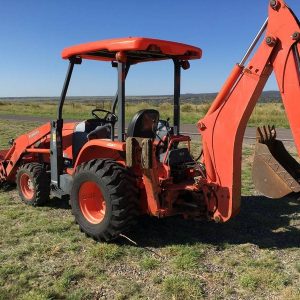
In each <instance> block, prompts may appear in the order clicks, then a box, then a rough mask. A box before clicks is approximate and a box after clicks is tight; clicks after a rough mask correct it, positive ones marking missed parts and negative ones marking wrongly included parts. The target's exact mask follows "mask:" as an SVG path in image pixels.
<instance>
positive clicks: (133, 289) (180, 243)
mask: <svg viewBox="0 0 300 300" xmlns="http://www.w3.org/2000/svg"><path fill="white" fill-rule="evenodd" d="M36 125H37V124H36V123H34V122H32V123H24V122H21V121H1V120H0V126H1V132H0V137H1V146H3V145H5V144H6V141H7V139H8V138H10V137H14V136H16V135H19V134H20V133H22V132H24V130H26V131H28V130H30V129H32V128H34V127H35V126H36ZM193 149H194V150H195V151H199V144H193ZM252 155H253V146H245V147H244V149H243V173H242V179H243V180H242V181H243V184H242V194H243V198H242V207H241V212H240V214H239V215H238V216H237V217H236V218H235V219H233V220H231V221H230V222H228V223H225V224H215V223H212V222H211V223H206V222H193V221H189V220H184V219H181V218H177V217H174V218H166V219H162V220H158V219H156V218H142V219H141V220H140V222H139V225H138V226H137V227H136V228H135V230H134V231H133V232H132V233H130V234H129V235H128V237H129V238H131V239H133V240H134V241H135V242H136V243H137V246H135V245H132V244H131V243H130V242H128V241H127V240H125V239H120V240H117V241H115V242H114V243H96V242H95V241H93V240H92V239H89V238H87V237H86V236H85V235H84V234H83V233H81V232H80V231H79V230H78V227H77V225H76V224H75V223H74V220H73V216H72V214H71V211H70V209H69V207H68V205H67V203H66V202H64V201H61V200H58V199H52V200H51V201H50V202H49V204H48V205H47V206H43V207H39V208H33V207H29V206H26V205H24V204H23V203H21V201H20V200H19V197H18V195H17V192H16V190H15V189H13V190H12V191H3V190H2V191H1V192H0V235H1V239H0V262H1V264H0V299H202V298H203V299H250V298H251V299H295V300H296V299H299V298H300V289H299V286H300V265H299V258H300V250H299V237H300V222H299V208H300V203H299V201H296V200H295V199H289V198H285V199H282V200H270V199H266V198H263V197H260V196H257V195H256V194H255V191H254V189H253V184H252V181H251V173H250V170H251V161H252Z"/></svg>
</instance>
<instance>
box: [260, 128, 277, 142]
mask: <svg viewBox="0 0 300 300" xmlns="http://www.w3.org/2000/svg"><path fill="white" fill-rule="evenodd" d="M275 139H276V129H275V126H274V125H272V126H270V125H268V126H267V127H266V126H263V127H262V129H261V128H260V127H257V130H256V140H257V141H258V142H259V143H262V144H269V143H272V142H273V141H274V140H275Z"/></svg>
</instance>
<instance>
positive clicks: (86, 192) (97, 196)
mask: <svg viewBox="0 0 300 300" xmlns="http://www.w3.org/2000/svg"><path fill="white" fill-rule="evenodd" d="M79 206H80V210H81V212H82V214H83V215H84V217H85V218H86V220H87V221H89V222H90V223H92V224H98V223H101V222H102V220H103V219H104V216H105V211H106V204H105V200H104V197H103V195H102V192H101V190H100V189H99V187H98V185H97V184H96V183H95V182H90V181H87V182H84V183H83V184H82V185H81V186H80V189H79Z"/></svg>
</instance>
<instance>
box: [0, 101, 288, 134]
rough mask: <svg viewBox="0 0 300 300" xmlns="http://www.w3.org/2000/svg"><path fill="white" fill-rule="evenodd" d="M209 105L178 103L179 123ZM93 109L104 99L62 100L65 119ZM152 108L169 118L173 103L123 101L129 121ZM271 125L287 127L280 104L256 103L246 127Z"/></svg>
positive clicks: (43, 112)
mask: <svg viewBox="0 0 300 300" xmlns="http://www.w3.org/2000/svg"><path fill="white" fill-rule="evenodd" d="M209 107H210V103H201V104H193V103H188V102H185V103H183V104H182V105H181V122H182V123H183V124H195V123H196V122H197V121H198V120H199V119H200V118H202V117H204V115H205V114H206V112H207V111H208V109H209ZM94 108H104V109H108V110H110V109H111V107H110V102H108V101H96V100H95V101H89V102H79V101H66V102H65V105H64V109H63V116H64V118H65V119H79V120H83V119H86V118H90V117H91V110H92V109H94ZM144 108H154V109H157V110H159V112H160V115H161V118H162V119H167V118H168V117H170V118H171V119H172V115H173V106H172V104H171V103H169V102H164V103H160V104H159V103H158V102H140V101H138V102H136V103H134V102H128V103H126V119H127V121H129V120H131V118H132V116H133V115H134V114H135V113H136V112H137V111H138V110H140V109H144ZM56 112H57V101H56V102H55V101H52V102H48V101H43V102H34V101H26V102H18V101H12V102H8V101H0V114H1V115H7V114H10V115H18V116H20V115H26V116H41V117H49V119H55V117H56ZM266 124H271V125H273V124H275V125H276V126H277V127H279V128H288V127H289V124H288V121H287V119H286V116H285V111H284V108H283V105H282V104H280V103H258V104H257V105H256V107H255V109H254V111H253V113H252V116H251V118H250V120H249V122H248V126H252V127H253V126H254V127H256V126H261V125H266Z"/></svg>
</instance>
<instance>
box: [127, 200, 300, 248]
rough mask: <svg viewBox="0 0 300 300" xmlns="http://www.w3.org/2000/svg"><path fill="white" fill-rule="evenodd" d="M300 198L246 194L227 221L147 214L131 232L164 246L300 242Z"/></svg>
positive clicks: (286, 244) (270, 245)
mask: <svg viewBox="0 0 300 300" xmlns="http://www.w3.org/2000/svg"><path fill="white" fill-rule="evenodd" d="M299 208H300V202H299V200H296V198H294V199H293V198H287V197H286V198H283V199H280V200H272V199H268V198H265V197H262V196H249V197H242V206H241V212H240V214H239V215H238V216H237V217H235V218H233V219H232V220H230V221H229V222H227V223H223V224H216V223H214V222H195V221H189V220H184V219H182V218H180V217H172V218H166V219H161V220H159V219H156V218H150V217H144V218H142V219H141V220H140V222H139V223H138V226H137V227H136V229H134V231H133V232H132V233H131V235H130V237H132V238H133V239H134V240H135V241H136V242H137V243H138V245H140V246H148V247H162V246H167V245H173V244H195V243H207V244H213V245H216V246H218V247H220V250H221V249H223V248H224V247H226V244H243V243H252V244H255V245H257V246H259V247H261V248H280V249H285V248H291V247H299V246H300V230H299V229H297V228H296V227H293V226H292V225H291V220H292V219H294V220H295V221H296V220H299V216H297V213H299Z"/></svg>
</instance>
